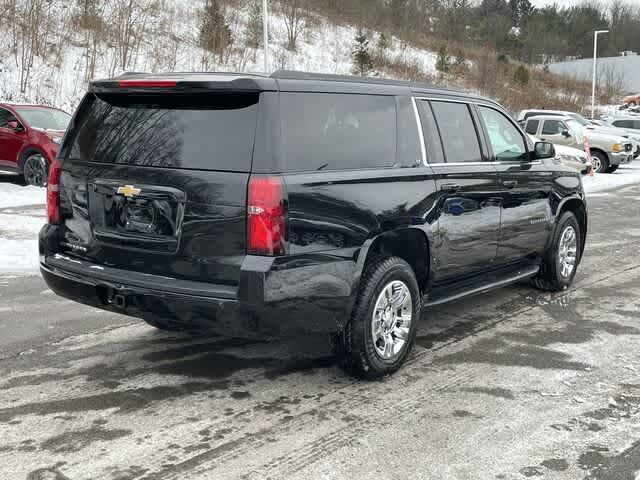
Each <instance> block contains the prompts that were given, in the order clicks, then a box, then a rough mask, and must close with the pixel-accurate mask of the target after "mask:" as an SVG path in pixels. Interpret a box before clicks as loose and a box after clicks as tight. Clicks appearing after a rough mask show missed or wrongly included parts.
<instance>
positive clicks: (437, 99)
mask: <svg viewBox="0 0 640 480" xmlns="http://www.w3.org/2000/svg"><path fill="white" fill-rule="evenodd" d="M412 99H413V103H414V108H415V109H416V110H415V111H416V115H418V105H417V101H418V100H422V101H427V102H430V101H435V102H451V103H464V104H466V105H476V106H482V107H487V108H491V109H493V110H496V111H497V112H500V113H502V114H503V115H505V116H506V117H507V120H509V121H510V122H511V124H512V125H513V126H514V127H516V129H517V130H518V131H520V133H521V134H522V137H523V140H524V143H525V145H527V146H528V144H527V141H526V136H525V135H526V133H524V134H523V132H524V130H522V128H521V127H520V125H518V123H517V122H515V121H514V120H513V119H512V118H511V116H510V115H508V113H507V112H506V111H505V110H504V109H502V108H501V107H500V106H498V105H494V104H492V103H490V102H483V101H477V100H473V101H472V100H453V99H449V98H441V97H422V96H414V97H412ZM417 120H418V122H419V125H420V127H421V128H420V134H421V135H420V137H421V140H422V146H423V149H424V150H425V161H426V146H425V144H424V133H423V131H422V121H421V120H420V117H419V115H418V118H417ZM425 164H426V165H429V163H428V162H426V163H425ZM541 164H542V161H541V160H532V161H530V162H519V161H505V160H502V161H491V162H454V163H449V162H443V163H434V165H437V166H441V165H451V166H454V167H459V166H462V165H472V166H473V165H475V166H479V165H541Z"/></svg>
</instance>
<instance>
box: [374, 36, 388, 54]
mask: <svg viewBox="0 0 640 480" xmlns="http://www.w3.org/2000/svg"><path fill="white" fill-rule="evenodd" d="M389 46H390V44H389V39H388V38H387V36H386V35H385V34H384V33H381V34H380V36H379V37H378V43H377V44H376V48H377V49H378V55H380V56H383V55H384V54H385V53H386V52H387V50H388V49H389Z"/></svg>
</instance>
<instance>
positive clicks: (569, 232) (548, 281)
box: [531, 211, 582, 292]
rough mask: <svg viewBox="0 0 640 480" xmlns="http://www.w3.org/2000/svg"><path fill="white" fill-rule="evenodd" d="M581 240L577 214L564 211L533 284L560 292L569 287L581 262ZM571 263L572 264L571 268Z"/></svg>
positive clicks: (538, 287) (541, 288) (548, 290)
mask: <svg viewBox="0 0 640 480" xmlns="http://www.w3.org/2000/svg"><path fill="white" fill-rule="evenodd" d="M581 242H582V237H581V235H580V225H579V224H578V220H577V219H576V216H575V215H574V214H573V213H572V212H568V211H567V212H564V213H563V214H562V215H561V216H560V219H559V220H558V223H557V224H556V228H555V230H554V232H553V239H552V241H551V245H550V246H549V249H548V251H547V253H546V254H545V256H544V258H543V259H542V264H541V265H540V271H539V272H538V274H537V275H536V276H535V277H534V278H533V279H532V280H531V283H532V285H533V286H534V287H536V288H537V289H539V290H544V291H547V292H560V291H562V290H565V289H567V288H569V286H571V284H572V283H573V279H574V277H575V275H576V271H577V270H578V265H579V263H580V252H581V251H582V249H581ZM572 262H573V263H572ZM569 264H571V265H572V268H571V269H570V270H569V269H568V265H569Z"/></svg>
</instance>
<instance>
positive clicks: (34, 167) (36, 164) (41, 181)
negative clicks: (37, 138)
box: [22, 153, 49, 187]
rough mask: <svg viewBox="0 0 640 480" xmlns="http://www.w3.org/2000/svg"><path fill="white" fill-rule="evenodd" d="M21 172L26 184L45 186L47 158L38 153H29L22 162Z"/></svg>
mask: <svg viewBox="0 0 640 480" xmlns="http://www.w3.org/2000/svg"><path fill="white" fill-rule="evenodd" d="M22 172H23V176H24V181H25V183H26V184H27V185H33V186H34V187H46V186H47V176H48V173H49V167H48V165H47V160H46V159H45V158H44V156H43V155H41V154H40V153H34V154H31V155H29V156H28V157H27V158H26V159H25V161H24V164H23V167H22Z"/></svg>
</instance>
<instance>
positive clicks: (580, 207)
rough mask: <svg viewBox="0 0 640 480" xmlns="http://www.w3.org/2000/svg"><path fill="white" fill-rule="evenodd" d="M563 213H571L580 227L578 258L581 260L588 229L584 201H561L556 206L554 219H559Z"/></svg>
mask: <svg viewBox="0 0 640 480" xmlns="http://www.w3.org/2000/svg"><path fill="white" fill-rule="evenodd" d="M564 212H571V213H573V214H574V215H575V216H576V219H577V220H578V225H579V226H580V258H582V254H583V252H584V247H585V243H586V239H587V227H588V213H587V206H586V204H585V201H584V200H583V199H581V198H578V197H570V198H567V199H565V200H563V201H562V203H560V205H559V206H558V211H557V214H556V218H557V219H559V218H560V216H561V215H562V214H563V213H564Z"/></svg>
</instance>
